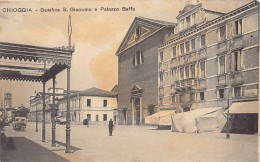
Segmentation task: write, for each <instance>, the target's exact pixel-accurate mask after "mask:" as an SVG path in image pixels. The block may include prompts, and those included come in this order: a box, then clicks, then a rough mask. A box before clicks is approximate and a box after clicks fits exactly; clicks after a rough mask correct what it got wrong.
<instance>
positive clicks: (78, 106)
mask: <svg viewBox="0 0 260 162" xmlns="http://www.w3.org/2000/svg"><path fill="white" fill-rule="evenodd" d="M70 105H71V108H70V110H71V113H70V114H71V121H75V122H82V121H83V120H84V119H88V120H89V121H91V122H107V121H108V120H109V119H112V120H114V121H115V122H116V121H117V114H116V112H115V111H116V110H117V92H116V91H115V90H114V89H113V90H112V91H111V92H110V91H105V90H101V89H98V88H94V87H93V88H90V89H87V90H84V91H81V92H78V93H75V94H73V95H71V97H70ZM58 109H59V110H58V116H61V117H63V118H66V111H67V100H66V98H62V99H59V102H58Z"/></svg>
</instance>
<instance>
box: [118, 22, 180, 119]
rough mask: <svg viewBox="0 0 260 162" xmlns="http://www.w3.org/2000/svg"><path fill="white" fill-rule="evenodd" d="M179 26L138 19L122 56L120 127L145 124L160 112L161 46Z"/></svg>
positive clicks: (119, 53) (120, 70)
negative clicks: (159, 64)
mask: <svg viewBox="0 0 260 162" xmlns="http://www.w3.org/2000/svg"><path fill="white" fill-rule="evenodd" d="M174 27H175V23H170V22H165V21H159V20H153V19H148V18H143V17H136V18H135V19H134V21H133V23H132V25H131V26H130V28H129V30H128V32H127V33H126V36H125V38H124V39H123V41H122V43H121V45H120V47H119V48H118V50H117V52H116V55H117V56H118V115H119V124H140V123H144V117H145V116H148V115H151V114H153V113H154V112H156V111H158V90H157V87H158V77H157V76H158V57H157V52H158V48H157V47H158V45H159V44H162V43H163V42H164V41H165V40H167V39H168V38H169V37H170V36H171V35H172V33H173V31H174Z"/></svg>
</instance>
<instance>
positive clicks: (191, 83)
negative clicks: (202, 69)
mask: <svg viewBox="0 0 260 162" xmlns="http://www.w3.org/2000/svg"><path fill="white" fill-rule="evenodd" d="M179 84H180V88H192V89H195V87H196V79H195V78H188V79H184V80H180V82H179Z"/></svg>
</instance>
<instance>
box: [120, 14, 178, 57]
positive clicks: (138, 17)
mask: <svg viewBox="0 0 260 162" xmlns="http://www.w3.org/2000/svg"><path fill="white" fill-rule="evenodd" d="M138 19H141V20H145V21H150V22H153V23H156V24H159V25H161V26H162V27H161V28H160V29H158V30H157V31H155V32H153V33H152V34H151V35H153V34H155V33H156V32H158V31H159V30H161V29H163V28H164V27H170V26H172V27H175V26H176V25H177V23H173V25H165V24H161V23H159V22H154V21H152V19H149V18H145V17H140V16H137V17H135V18H134V20H133V22H132V24H131V26H130V27H129V29H128V31H127V33H126V34H125V36H124V39H123V40H122V42H121V43H120V45H119V48H118V49H117V51H116V53H115V55H116V56H118V55H119V54H121V53H122V52H124V51H125V50H127V49H129V48H131V47H133V46H135V45H136V44H134V45H132V46H130V47H128V48H126V49H124V50H123V51H120V48H121V46H122V45H123V43H124V42H125V40H126V39H127V36H128V35H129V34H130V31H131V29H132V28H133V26H134V24H135V23H134V22H135V21H136V20H138ZM151 35H149V36H148V37H150V36H151ZM148 37H146V38H145V39H147V38H148ZM145 39H143V40H141V41H139V42H138V43H140V42H142V41H144V40H145Z"/></svg>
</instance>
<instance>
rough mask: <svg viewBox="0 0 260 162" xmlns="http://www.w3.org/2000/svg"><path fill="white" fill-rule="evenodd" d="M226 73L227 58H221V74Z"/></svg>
mask: <svg viewBox="0 0 260 162" xmlns="http://www.w3.org/2000/svg"><path fill="white" fill-rule="evenodd" d="M225 72H226V67H225V56H220V57H219V74H224V73H225Z"/></svg>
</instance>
